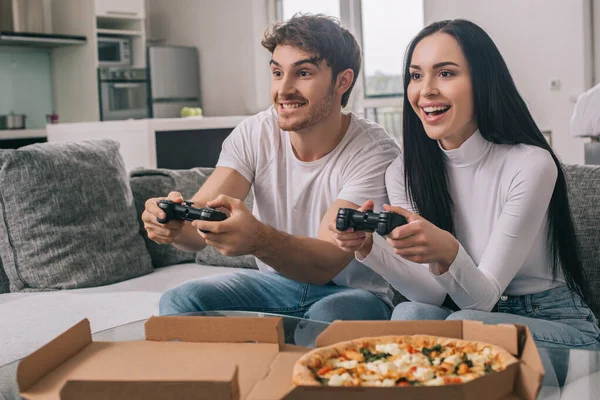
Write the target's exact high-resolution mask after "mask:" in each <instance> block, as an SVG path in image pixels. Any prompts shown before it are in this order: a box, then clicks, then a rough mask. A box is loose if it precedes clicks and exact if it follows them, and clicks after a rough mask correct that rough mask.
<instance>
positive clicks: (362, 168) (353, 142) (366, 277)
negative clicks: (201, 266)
mask: <svg viewBox="0 0 600 400" xmlns="http://www.w3.org/2000/svg"><path fill="white" fill-rule="evenodd" d="M350 117H351V121H350V125H349V126H348V130H347V131H346V134H345V135H344V137H343V139H342V140H341V141H340V143H339V144H338V145H337V146H336V147H335V148H334V149H333V150H332V151H331V152H330V153H329V154H327V155H326V156H324V157H322V158H321V159H319V160H317V161H312V162H303V161H300V160H298V158H297V157H296V155H295V154H294V151H293V149H292V144H291V142H290V137H289V134H288V132H287V131H284V130H281V129H280V128H279V125H278V122H277V118H278V116H277V112H276V111H275V109H274V107H270V108H269V109H268V110H266V111H263V112H261V113H259V114H257V115H254V116H252V117H249V118H247V119H246V120H244V121H242V123H240V124H239V125H238V126H237V127H236V128H235V129H234V130H233V132H232V133H231V134H230V135H229V136H228V137H227V139H226V140H225V141H224V142H223V148H222V150H221V155H220V156H219V161H218V163H217V167H229V168H232V169H235V170H236V171H237V172H239V173H240V174H241V175H242V176H243V177H244V178H246V179H247V180H248V182H250V184H251V185H252V191H253V194H254V207H253V210H252V213H253V215H254V216H255V217H256V218H257V219H258V220H259V221H261V222H263V223H265V224H268V225H271V226H272V227H274V228H275V229H278V230H280V231H283V232H286V233H288V234H291V235H295V236H304V237H311V238H317V237H318V233H319V226H320V225H321V220H322V219H323V216H324V215H325V213H326V211H327V210H328V209H329V207H331V205H332V204H333V202H334V201H335V200H337V199H341V200H347V201H350V202H352V203H354V204H357V205H359V206H361V205H362V204H363V203H364V202H365V201H367V200H369V199H370V200H373V201H374V202H375V210H376V211H377V210H378V209H380V208H381V207H382V205H383V204H384V203H385V202H387V192H386V189H385V171H386V169H387V167H388V166H389V165H390V164H391V162H392V161H393V160H394V159H395V158H396V157H397V156H398V155H399V153H400V150H399V148H398V146H397V145H396V143H395V142H394V140H393V139H392V138H390V136H389V135H388V134H387V133H386V132H385V130H384V129H383V128H382V127H381V126H379V125H377V124H376V123H374V122H371V121H368V120H366V119H362V118H359V117H357V116H356V115H354V114H350ZM256 262H257V264H258V268H259V270H261V271H263V272H264V271H274V270H273V269H272V268H271V267H269V266H268V265H267V264H265V263H263V262H262V261H261V260H259V259H257V260H256ZM333 282H334V283H335V284H337V285H341V286H348V287H352V288H360V289H364V290H368V291H370V292H373V293H374V294H376V295H377V296H379V297H381V298H382V299H384V300H385V301H386V302H388V303H389V304H391V302H390V298H391V291H390V289H389V284H388V283H387V282H386V281H385V280H384V279H383V278H382V277H381V276H380V275H378V274H377V273H375V272H373V271H372V270H371V269H370V268H367V267H366V266H364V265H362V264H361V263H360V262H358V261H356V260H353V261H352V262H350V264H348V266H347V267H346V268H344V269H343V270H342V271H341V272H340V273H339V274H338V275H337V276H336V277H335V278H334V279H333Z"/></svg>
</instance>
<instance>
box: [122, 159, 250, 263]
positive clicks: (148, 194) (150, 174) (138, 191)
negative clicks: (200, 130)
mask: <svg viewBox="0 0 600 400" xmlns="http://www.w3.org/2000/svg"><path fill="white" fill-rule="evenodd" d="M213 171H214V168H192V169H189V170H169V169H137V170H133V171H131V173H130V183H131V189H132V191H133V197H134V202H135V206H136V210H137V214H138V220H139V221H140V235H142V237H143V238H144V241H145V242H146V248H147V249H148V251H149V252H150V256H151V257H152V264H153V265H154V267H155V268H158V267H162V266H165V265H172V264H179V263H182V262H188V261H193V260H195V261H196V262H197V263H198V264H204V265H219V266H224V267H233V268H256V261H255V260H254V257H252V256H239V257H226V256H224V255H222V254H221V253H219V252H218V251H217V250H215V249H214V248H212V247H210V246H207V247H206V248H205V249H204V250H202V251H199V252H198V253H196V254H194V253H186V252H183V251H181V250H178V249H176V248H175V247H173V246H167V245H160V244H157V243H155V242H153V241H152V240H150V239H149V238H148V234H147V232H146V230H145V229H144V225H143V223H142V220H141V215H142V213H143V212H144V209H145V202H146V200H148V199H149V198H152V197H165V196H167V195H168V194H169V192H171V191H177V192H180V193H181V195H182V196H183V198H185V199H189V198H191V197H192V196H193V195H194V194H195V193H196V192H197V191H198V189H199V188H200V187H201V186H202V185H203V184H204V182H205V181H206V179H207V178H208V176H209V175H210V174H211V173H212V172H213ZM245 204H246V206H248V207H249V208H250V209H251V208H252V193H250V194H249V195H248V197H247V198H246V201H245Z"/></svg>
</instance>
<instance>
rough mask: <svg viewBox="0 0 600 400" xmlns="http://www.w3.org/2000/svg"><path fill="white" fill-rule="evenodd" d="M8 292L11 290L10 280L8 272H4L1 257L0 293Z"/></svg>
mask: <svg viewBox="0 0 600 400" xmlns="http://www.w3.org/2000/svg"><path fill="white" fill-rule="evenodd" d="M8 292H10V282H9V280H8V276H6V272H4V267H3V266H2V259H1V258H0V294H2V293H8Z"/></svg>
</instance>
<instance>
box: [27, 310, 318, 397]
mask: <svg viewBox="0 0 600 400" xmlns="http://www.w3.org/2000/svg"><path fill="white" fill-rule="evenodd" d="M145 337H146V339H145V340H139V341H129V342H100V341H98V342H95V341H92V335H91V330H90V324H89V321H88V320H87V319H84V320H82V321H81V322H79V323H78V324H76V325H75V326H73V327H72V328H71V329H69V330H67V331H66V332H65V333H63V334H62V335H60V336H58V337H57V338H55V339H54V340H52V341H51V342H50V343H48V344H47V345H45V346H44V347H42V348H41V349H39V350H37V351H36V352H34V353H33V354H31V355H29V356H28V357H26V358H24V359H23V360H21V362H20V363H19V365H18V368H17V383H18V386H19V391H20V394H21V396H22V397H23V398H25V399H31V400H37V399H45V400H48V399H57V400H58V399H65V400H71V399H90V400H95V399H111V400H120V399H144V400H154V399H228V400H229V399H252V398H253V397H251V396H249V395H250V392H251V391H252V389H253V388H254V386H255V385H256V383H257V382H259V381H260V380H261V379H263V378H264V377H265V376H266V375H267V374H268V373H269V371H270V368H271V365H272V364H273V363H275V364H278V363H279V361H278V359H279V357H284V358H291V359H294V358H295V359H294V361H293V362H292V365H293V363H294V362H295V360H296V359H298V358H299V357H300V356H301V355H302V354H303V353H305V352H306V351H307V350H308V349H306V348H303V347H299V346H292V345H286V344H284V336H283V323H282V319H281V318H244V317H239V318H235V317H231V318H224V317H195V316H188V317H177V316H166V317H152V318H150V319H149V320H148V321H147V322H146V323H145ZM287 364H289V363H288V362H286V365H287ZM290 387H291V371H290V375H289V376H288V377H287V381H286V382H285V384H284V385H279V389H278V388H274V389H273V390H271V392H270V394H269V396H270V397H272V398H281V397H283V396H284V395H285V393H286V392H287V391H289V389H290ZM277 390H279V392H277ZM254 399H257V398H254Z"/></svg>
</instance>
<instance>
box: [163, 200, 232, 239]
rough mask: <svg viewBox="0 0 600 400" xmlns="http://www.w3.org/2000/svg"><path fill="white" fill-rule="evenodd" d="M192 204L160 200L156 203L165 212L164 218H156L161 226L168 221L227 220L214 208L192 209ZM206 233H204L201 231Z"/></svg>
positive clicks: (224, 215)
mask: <svg viewBox="0 0 600 400" xmlns="http://www.w3.org/2000/svg"><path fill="white" fill-rule="evenodd" d="M192 204H194V202H192V201H185V202H184V203H183V204H179V203H174V202H173V201H171V200H161V201H159V202H158V207H159V208H160V209H162V210H163V211H164V212H165V218H157V221H158V222H159V223H161V224H166V223H167V222H169V221H170V220H173V219H176V220H184V221H195V220H201V221H223V220H225V219H227V215H226V214H225V213H222V212H221V211H218V210H215V209H214V208H210V207H206V208H194V207H192ZM202 232H205V233H208V232H206V231H202Z"/></svg>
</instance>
